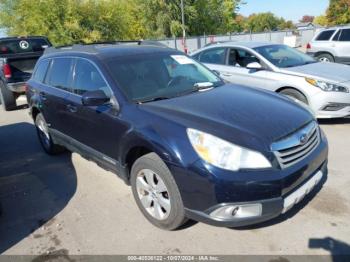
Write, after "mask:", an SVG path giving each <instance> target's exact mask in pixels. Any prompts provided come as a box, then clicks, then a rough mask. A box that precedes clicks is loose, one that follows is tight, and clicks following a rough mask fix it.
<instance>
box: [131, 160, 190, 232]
mask: <svg viewBox="0 0 350 262" xmlns="http://www.w3.org/2000/svg"><path fill="white" fill-rule="evenodd" d="M147 177H148V179H147ZM130 179H131V188H132V192H133V195H134V198H135V201H136V204H137V206H138V207H139V209H140V210H141V212H142V213H143V215H144V216H145V217H146V218H147V220H148V221H149V222H151V223H152V224H153V225H155V226H156V227H158V228H161V229H164V230H175V229H178V228H179V227H181V226H182V225H183V224H184V223H185V222H186V220H187V219H186V217H185V209H184V205H183V202H182V199H181V195H180V192H179V189H178V187H177V184H176V182H175V180H174V178H173V176H172V174H171V173H170V170H169V169H168V167H167V166H166V164H165V163H164V162H163V161H162V160H161V158H160V157H159V156H158V155H157V154H155V153H149V154H147V155H144V156H142V157H140V158H139V159H137V160H136V161H135V163H134V165H133V166H132V169H131V176H130ZM151 179H152V180H153V181H148V180H151ZM148 182H149V183H148ZM152 184H153V185H152ZM147 190H149V191H147ZM155 191H156V192H155ZM141 198H142V199H143V201H141ZM143 203H144V204H143ZM146 207H148V208H147V209H146ZM157 210H158V212H157Z"/></svg>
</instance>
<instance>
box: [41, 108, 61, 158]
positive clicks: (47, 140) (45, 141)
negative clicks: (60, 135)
mask: <svg viewBox="0 0 350 262" xmlns="http://www.w3.org/2000/svg"><path fill="white" fill-rule="evenodd" d="M34 121H35V127H36V131H37V134H38V138H39V141H40V144H41V146H42V147H43V149H44V150H45V152H46V153H47V154H49V155H57V154H60V153H62V152H64V151H65V149H64V147H62V146H60V145H57V144H55V143H54V142H53V141H52V137H51V135H50V133H49V130H48V127H47V124H46V121H45V118H44V116H43V114H41V113H39V114H38V115H37V116H36V118H35V120H34Z"/></svg>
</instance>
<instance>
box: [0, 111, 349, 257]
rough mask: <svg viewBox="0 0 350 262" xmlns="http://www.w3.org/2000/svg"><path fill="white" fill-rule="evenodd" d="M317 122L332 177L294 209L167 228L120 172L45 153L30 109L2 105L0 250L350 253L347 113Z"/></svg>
mask: <svg viewBox="0 0 350 262" xmlns="http://www.w3.org/2000/svg"><path fill="white" fill-rule="evenodd" d="M321 127H322V129H323V130H324V131H325V132H326V134H327V136H328V139H329V144H330V155H329V173H328V179H327V181H326V182H325V184H324V185H323V187H322V188H319V189H318V191H319V192H315V193H314V194H312V195H310V197H307V198H306V199H304V200H303V201H302V203H300V204H298V205H297V206H296V207H295V208H294V209H293V210H292V211H291V212H288V213H287V214H285V215H284V216H281V217H279V218H277V219H274V220H272V221H269V222H267V223H264V224H261V225H258V226H251V227H247V228H243V229H230V228H218V227H213V226H209V225H206V224H203V223H190V224H188V225H187V226H186V227H185V228H183V229H181V230H178V231H174V232H167V231H163V230H160V229H158V228H156V227H154V226H152V225H151V224H150V223H149V222H148V221H147V220H146V219H145V218H144V217H143V216H142V214H141V213H140V211H139V210H138V208H137V206H136V204H135V202H134V199H133V197H132V194H131V190H130V188H129V187H128V186H126V185H125V184H124V183H123V181H121V180H120V179H119V178H118V177H117V176H116V175H114V174H112V173H110V172H107V171H104V170H103V169H101V168H100V167H98V166H97V165H96V164H95V163H93V162H89V161H87V160H85V159H84V158H82V157H81V156H79V155H77V154H75V153H73V154H71V153H65V154H63V155H60V156H48V155H46V154H45V153H44V152H43V150H42V149H41V147H40V145H39V142H38V139H37V136H36V132H35V128H34V126H33V124H32V120H31V119H30V117H29V115H28V109H25V108H23V107H21V108H20V109H18V110H15V111H12V112H4V111H1V110H0V202H1V204H2V211H3V212H2V215H1V216H0V254H7V255H16V254H17V255H19V254H20V255H24V254H27V255H36V256H39V255H42V254H55V253H61V254H66V255H77V254H78V255H81V254H85V255H87V254H94V255H101V254H105V255H106V254H124V255H125V254H133V255H136V254H143V255H145V254H153V255H154V254H157V255H160V254H164V255H166V254H172V255H183V254H197V255H204V254H212V255H215V254H268V255H278V256H281V257H282V258H283V256H286V255H292V254H294V255H295V254H304V255H305V254H306V255H310V254H350V190H349V188H350V174H349V169H350V150H349V149H350V137H349V134H350V119H348V120H328V121H322V122H321ZM281 261H284V260H281Z"/></svg>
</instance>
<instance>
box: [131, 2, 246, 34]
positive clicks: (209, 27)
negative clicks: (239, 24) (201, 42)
mask: <svg viewBox="0 0 350 262" xmlns="http://www.w3.org/2000/svg"><path fill="white" fill-rule="evenodd" d="M137 1H138V4H139V6H140V10H141V13H142V16H141V17H143V24H144V26H145V29H146V32H147V35H148V36H150V37H153V38H159V37H171V36H180V35H181V33H182V25H181V0H137ZM240 4H241V0H184V13H185V25H186V32H187V34H188V35H202V34H204V33H206V34H220V33H227V32H230V31H232V27H233V25H234V18H235V16H236V11H237V10H238V7H239V5H240Z"/></svg>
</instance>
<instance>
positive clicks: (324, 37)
mask: <svg viewBox="0 0 350 262" xmlns="http://www.w3.org/2000/svg"><path fill="white" fill-rule="evenodd" d="M334 32H335V30H326V31H323V32H321V33H320V34H319V35H318V36H317V38H316V40H317V41H328V40H329V39H330V38H331V37H332V35H333V34H334Z"/></svg>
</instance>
